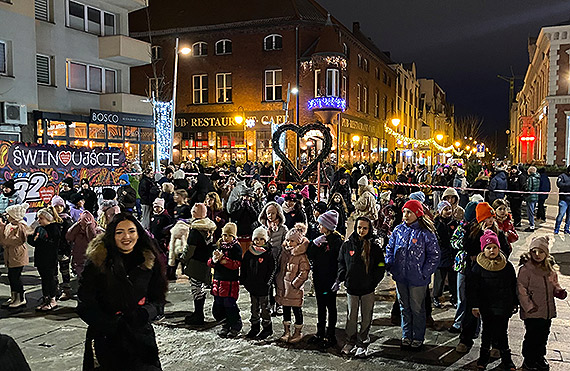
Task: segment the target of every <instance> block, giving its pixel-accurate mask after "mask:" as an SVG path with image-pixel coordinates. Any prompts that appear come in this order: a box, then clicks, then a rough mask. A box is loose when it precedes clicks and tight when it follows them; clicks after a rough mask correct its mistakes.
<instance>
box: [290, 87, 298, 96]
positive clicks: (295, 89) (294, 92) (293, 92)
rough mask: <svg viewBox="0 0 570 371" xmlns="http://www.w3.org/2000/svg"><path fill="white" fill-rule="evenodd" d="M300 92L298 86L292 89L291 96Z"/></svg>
mask: <svg viewBox="0 0 570 371" xmlns="http://www.w3.org/2000/svg"><path fill="white" fill-rule="evenodd" d="M298 92H299V89H297V87H296V86H293V87H292V88H291V94H297V93H298Z"/></svg>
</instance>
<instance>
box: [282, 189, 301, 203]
mask: <svg viewBox="0 0 570 371" xmlns="http://www.w3.org/2000/svg"><path fill="white" fill-rule="evenodd" d="M285 191H287V190H285ZM283 198H284V199H285V201H295V200H297V199H299V197H298V196H297V192H292V191H291V192H285V194H284V195H283Z"/></svg>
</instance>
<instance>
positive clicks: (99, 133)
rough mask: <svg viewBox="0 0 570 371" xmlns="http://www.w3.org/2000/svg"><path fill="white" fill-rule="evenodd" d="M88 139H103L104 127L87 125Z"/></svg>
mask: <svg viewBox="0 0 570 371" xmlns="http://www.w3.org/2000/svg"><path fill="white" fill-rule="evenodd" d="M89 139H105V125H99V124H89Z"/></svg>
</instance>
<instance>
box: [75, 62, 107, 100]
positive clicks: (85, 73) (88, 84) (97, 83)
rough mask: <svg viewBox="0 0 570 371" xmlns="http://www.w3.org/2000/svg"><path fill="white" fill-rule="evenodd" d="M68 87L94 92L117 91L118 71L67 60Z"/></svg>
mask: <svg viewBox="0 0 570 371" xmlns="http://www.w3.org/2000/svg"><path fill="white" fill-rule="evenodd" d="M66 80H67V87H68V88H69V89H75V90H84V91H89V92H93V93H107V94H109V93H115V92H116V85H117V72H116V71H114V70H111V69H108V68H104V67H99V66H93V65H89V64H84V63H78V62H71V61H68V62H67V79H66Z"/></svg>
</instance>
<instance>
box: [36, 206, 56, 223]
mask: <svg viewBox="0 0 570 371" xmlns="http://www.w3.org/2000/svg"><path fill="white" fill-rule="evenodd" d="M40 215H43V216H44V218H46V219H47V220H48V221H49V222H53V221H54V220H55V217H54V215H53V213H52V212H51V210H50V209H48V208H47V207H44V208H43V209H40V210H38V212H37V213H36V218H39V217H40Z"/></svg>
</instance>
